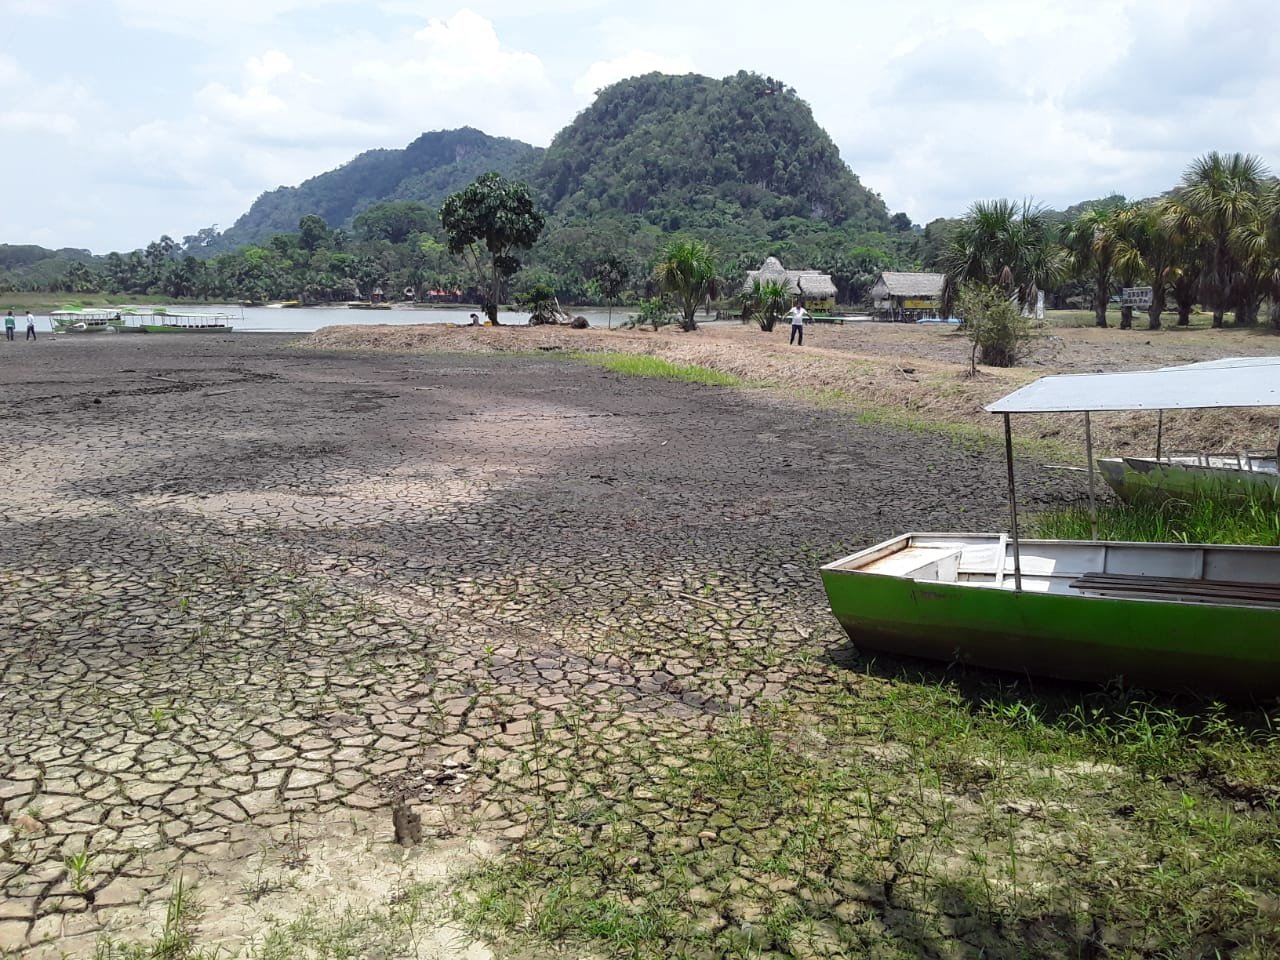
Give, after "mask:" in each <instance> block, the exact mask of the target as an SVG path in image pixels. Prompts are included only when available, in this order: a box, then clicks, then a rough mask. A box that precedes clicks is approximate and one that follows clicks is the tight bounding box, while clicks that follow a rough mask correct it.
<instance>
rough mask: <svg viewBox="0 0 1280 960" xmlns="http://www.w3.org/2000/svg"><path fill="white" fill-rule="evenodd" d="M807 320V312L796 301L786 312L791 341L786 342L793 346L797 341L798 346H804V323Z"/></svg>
mask: <svg viewBox="0 0 1280 960" xmlns="http://www.w3.org/2000/svg"><path fill="white" fill-rule="evenodd" d="M808 318H809V313H808V311H806V310H805V308H804V306H803V305H802V304H801V303H800V301H799V300H797V301H796V305H795V306H794V307H792V308H791V309H790V310H788V311H787V319H788V320H790V321H791V339H790V341H788V342H789V343H792V344H794V343H796V342H797V341H799V345H800V346H802V347H803V346H804V322H805V320H807V319H808Z"/></svg>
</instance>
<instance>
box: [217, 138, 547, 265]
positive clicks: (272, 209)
mask: <svg viewBox="0 0 1280 960" xmlns="http://www.w3.org/2000/svg"><path fill="white" fill-rule="evenodd" d="M541 154H542V150H540V149H539V148H537V147H532V146H530V145H529V144H527V143H521V142H520V141H519V140H511V139H508V138H506V137H491V136H489V135H488V134H485V133H481V132H480V131H479V130H474V129H472V128H470V127H463V128H462V129H460V130H440V131H435V132H432V133H424V134H423V135H422V136H420V137H419V138H418V139H417V140H415V141H413V143H411V144H409V145H408V146H407V147H405V148H404V149H403V150H369V151H367V152H365V153H362V154H360V155H359V156H358V157H356V158H355V159H354V160H351V161H349V162H348V163H345V164H343V165H342V166H341V167H339V168H338V169H336V170H330V171H329V172H328V173H322V174H320V175H319V176H316V177H312V178H311V179H310V180H307V181H305V182H303V183H302V184H300V185H299V186H296V187H278V188H276V189H275V190H270V191H268V192H266V193H264V194H263V195H262V196H260V197H259V198H258V199H257V200H255V201H254V203H253V206H252V207H250V208H249V211H248V212H247V213H246V214H244V215H243V216H242V217H240V219H238V220H237V221H236V222H235V224H233V225H232V226H231V227H230V228H228V229H227V230H225V231H223V232H222V234H221V235H220V236H218V237H217V239H216V240H215V241H214V242H213V243H211V244H210V245H209V246H208V247H207V248H205V252H206V253H208V254H213V253H218V252H221V251H225V250H234V249H236V248H237V247H241V246H244V245H245V244H248V243H259V242H261V241H263V240H266V239H267V238H268V237H270V236H271V235H272V234H275V233H291V232H294V231H296V230H297V229H298V221H299V220H301V219H302V218H303V217H305V216H307V215H308V214H313V213H314V214H319V215H320V216H321V217H323V218H324V220H325V222H326V223H327V224H328V225H329V226H330V227H341V226H349V225H350V223H351V221H352V219H353V218H354V217H355V216H356V214H358V213H360V212H361V211H362V210H364V209H366V208H368V207H370V206H372V205H373V204H376V203H381V202H383V201H387V200H416V201H419V202H421V203H427V204H431V205H432V206H438V205H439V204H440V203H441V201H443V200H444V198H445V197H447V196H448V195H449V194H451V193H454V192H456V191H458V190H461V189H462V188H463V187H465V186H466V185H467V184H468V183H470V182H471V181H472V180H474V179H475V178H476V177H478V176H479V175H480V174H482V173H485V172H486V171H489V170H497V171H498V172H499V173H501V174H503V175H504V176H520V177H524V176H527V175H528V171H529V170H530V169H531V168H532V167H533V165H534V164H535V163H536V162H537V160H538V158H539V157H540V156H541Z"/></svg>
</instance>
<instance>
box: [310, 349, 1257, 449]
mask: <svg viewBox="0 0 1280 960" xmlns="http://www.w3.org/2000/svg"><path fill="white" fill-rule="evenodd" d="M311 343H312V344H313V345H314V346H316V347H318V348H321V349H325V348H334V349H351V348H356V349H373V350H397V351H413V352H426V353H519V354H527V353H536V352H539V351H545V352H547V353H555V352H557V351H561V350H564V351H588V352H595V351H607V352H610V353H632V354H638V355H647V356H656V357H661V358H662V359H664V360H667V361H669V362H671V363H676V364H681V365H690V366H698V367H705V368H708V369H710V370H716V371H720V372H722V373H727V374H731V375H733V376H735V377H738V378H740V379H741V380H743V381H745V382H746V383H747V384H749V385H751V386H753V387H757V388H762V389H765V390H767V391H771V392H780V393H782V394H784V395H788V396H792V397H799V398H802V399H808V400H816V401H820V402H824V403H836V404H839V405H841V406H844V407H847V408H848V409H850V410H851V411H856V412H859V413H863V414H868V415H871V416H873V417H885V418H888V419H890V420H891V421H895V422H898V423H904V422H908V423H913V424H915V425H918V426H924V427H934V426H936V427H938V428H947V427H950V426H954V425H957V424H958V425H962V426H965V427H968V428H970V429H972V430H974V431H978V432H981V433H985V434H987V435H990V436H992V437H994V436H997V435H998V433H999V429H1000V424H999V421H998V419H997V418H996V417H994V416H992V415H991V414H989V413H986V412H985V411H984V410H983V407H984V406H985V405H986V404H988V403H990V402H991V401H993V400H995V399H996V398H998V397H1001V396H1003V395H1004V394H1006V393H1009V392H1010V391H1012V390H1015V389H1017V388H1018V387H1020V386H1022V385H1023V384H1025V383H1028V382H1030V381H1031V380H1034V379H1036V378H1037V377H1041V376H1045V375H1047V374H1052V373H1086V372H1099V371H1108V370H1131V369H1142V368H1150V367H1156V366H1164V365H1170V364H1178V363H1191V362H1194V361H1197V360H1209V359H1216V358H1219V357H1225V356H1246V355H1266V354H1276V353H1280V337H1276V336H1272V335H1269V334H1268V333H1266V332H1265V331H1250V330H1230V329H1228V330H1202V329H1190V330H1187V329H1183V330H1179V329H1176V328H1175V329H1167V330H1160V331H1154V332H1153V331H1145V330H1129V331H1121V330H1116V329H1108V330H1101V329H1096V328H1056V327H1049V328H1047V330H1046V332H1045V333H1044V334H1043V335H1042V336H1040V337H1039V338H1038V339H1037V341H1036V344H1035V347H1034V349H1033V352H1032V354H1031V356H1030V357H1029V358H1028V359H1027V361H1026V362H1025V364H1024V365H1023V366H1020V367H1016V368H1013V369H1008V370H1001V369H993V368H979V372H978V376H976V377H972V376H970V375H969V374H968V365H969V359H968V358H969V343H968V341H967V340H966V339H965V338H964V336H963V335H962V334H960V333H958V332H957V331H955V330H954V329H944V328H937V327H917V326H914V325H899V324H849V325H846V326H826V325H820V326H813V327H810V329H809V331H808V345H806V346H805V347H803V348H794V347H789V346H788V345H787V332H786V331H785V330H782V329H781V328H780V329H779V330H777V331H774V333H772V334H768V333H763V332H761V331H760V330H758V329H757V328H755V327H754V326H752V327H748V326H743V325H738V324H713V325H704V326H703V327H702V328H701V329H700V330H699V331H698V332H697V333H693V334H684V333H678V332H676V331H674V330H666V329H664V330H662V331H659V332H657V333H649V332H643V331H637V330H613V331H605V330H598V329H591V330H570V329H568V328H564V327H539V328H534V329H529V328H526V327H497V328H494V327H455V326H451V325H442V324H432V325H422V326H412V327H409V326H341V327H327V328H325V329H323V330H320V331H318V332H317V333H315V334H313V335H312V337H311ZM1278 417H1280V410H1270V409H1263V410H1201V411H1190V412H1185V413H1176V414H1170V415H1167V416H1166V417H1165V426H1164V430H1165V434H1164V436H1165V449H1166V450H1173V449H1185V450H1228V451H1229V450H1242V449H1269V448H1274V446H1275V444H1276V429H1277V418H1278ZM1093 421H1094V424H1093V425H1094V442H1095V445H1096V447H1097V449H1098V450H1099V451H1105V452H1114V453H1136V454H1144V453H1149V452H1152V451H1153V449H1154V438H1155V432H1156V416H1155V414H1134V413H1125V414H1097V415H1095V416H1094V418H1093ZM1014 429H1015V431H1016V432H1017V434H1018V435H1019V436H1021V437H1023V438H1025V439H1031V440H1041V441H1049V442H1051V443H1053V444H1056V445H1061V448H1062V450H1063V451H1064V453H1066V452H1068V451H1072V452H1074V454H1073V456H1074V459H1077V460H1080V459H1083V450H1084V425H1083V420H1082V418H1081V417H1078V416H1074V415H1054V416H1048V415H1046V416H1033V417H1020V418H1017V419H1015V421H1014Z"/></svg>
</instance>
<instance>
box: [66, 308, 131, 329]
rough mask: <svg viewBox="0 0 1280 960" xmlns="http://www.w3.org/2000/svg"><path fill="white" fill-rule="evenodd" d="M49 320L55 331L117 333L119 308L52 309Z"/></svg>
mask: <svg viewBox="0 0 1280 960" xmlns="http://www.w3.org/2000/svg"><path fill="white" fill-rule="evenodd" d="M49 322H50V323H51V324H52V325H53V329H54V332H55V333H119V332H120V326H121V322H120V311H119V310H53V311H51V312H50V313H49Z"/></svg>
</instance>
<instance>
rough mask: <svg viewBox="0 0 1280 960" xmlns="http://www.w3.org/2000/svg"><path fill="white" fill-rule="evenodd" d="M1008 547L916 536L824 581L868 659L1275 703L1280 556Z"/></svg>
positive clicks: (1057, 544) (1061, 545)
mask: <svg viewBox="0 0 1280 960" xmlns="http://www.w3.org/2000/svg"><path fill="white" fill-rule="evenodd" d="M1014 549H1015V545H1014V542H1013V540H1012V539H1011V538H1009V537H1006V536H1004V535H1001V534H955V533H909V534H904V535H903V536H900V537H895V538H894V539H892V540H888V541H885V542H884V543H880V544H877V545H876V546H874V547H871V548H869V549H867V550H863V551H861V552H859V553H855V554H853V555H852V556H849V557H845V558H844V559H842V560H837V561H835V562H834V563H830V564H827V565H826V566H824V567H823V568H822V582H823V586H824V587H825V588H826V591H827V597H828V599H829V601H830V603H831V610H832V612H833V613H834V614H835V615H836V618H837V619H838V620H839V621H840V623H841V625H842V626H843V627H844V628H845V630H846V632H847V633H848V634H849V637H850V639H852V640H853V642H854V644H855V645H856V646H857V647H858V649H859V650H862V651H867V652H882V653H890V654H897V655H906V656H914V657H924V658H927V659H931V660H942V661H944V662H960V663H968V664H974V665H976V666H983V667H991V668H995V669H1001V670H1012V671H1015V672H1017V673H1020V674H1024V675H1037V676H1050V677H1059V678H1063V679H1068V680H1089V681H1107V680H1109V679H1112V678H1115V677H1123V678H1124V680H1125V681H1126V682H1127V683H1132V684H1136V685H1139V686H1146V687H1153V688H1157V689H1163V690H1175V691H1184V690H1186V691H1195V692H1197V693H1201V694H1203V693H1212V694H1217V695H1221V696H1230V697H1258V698H1262V697H1273V696H1276V695H1277V694H1280V550H1277V549H1274V548H1270V547H1244V546H1239V547H1237V546H1204V545H1194V544H1193V545H1187V544H1159V543H1105V542H1098V541H1066V540H1023V541H1020V543H1019V544H1018V549H1019V553H1020V559H1019V560H1017V561H1015V556H1014ZM1015 563H1016V564H1017V566H1018V567H1020V575H1019V576H1015V570H1016V569H1017V567H1015ZM1019 580H1020V581H1021V586H1020V587H1019V584H1018V581H1019Z"/></svg>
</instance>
